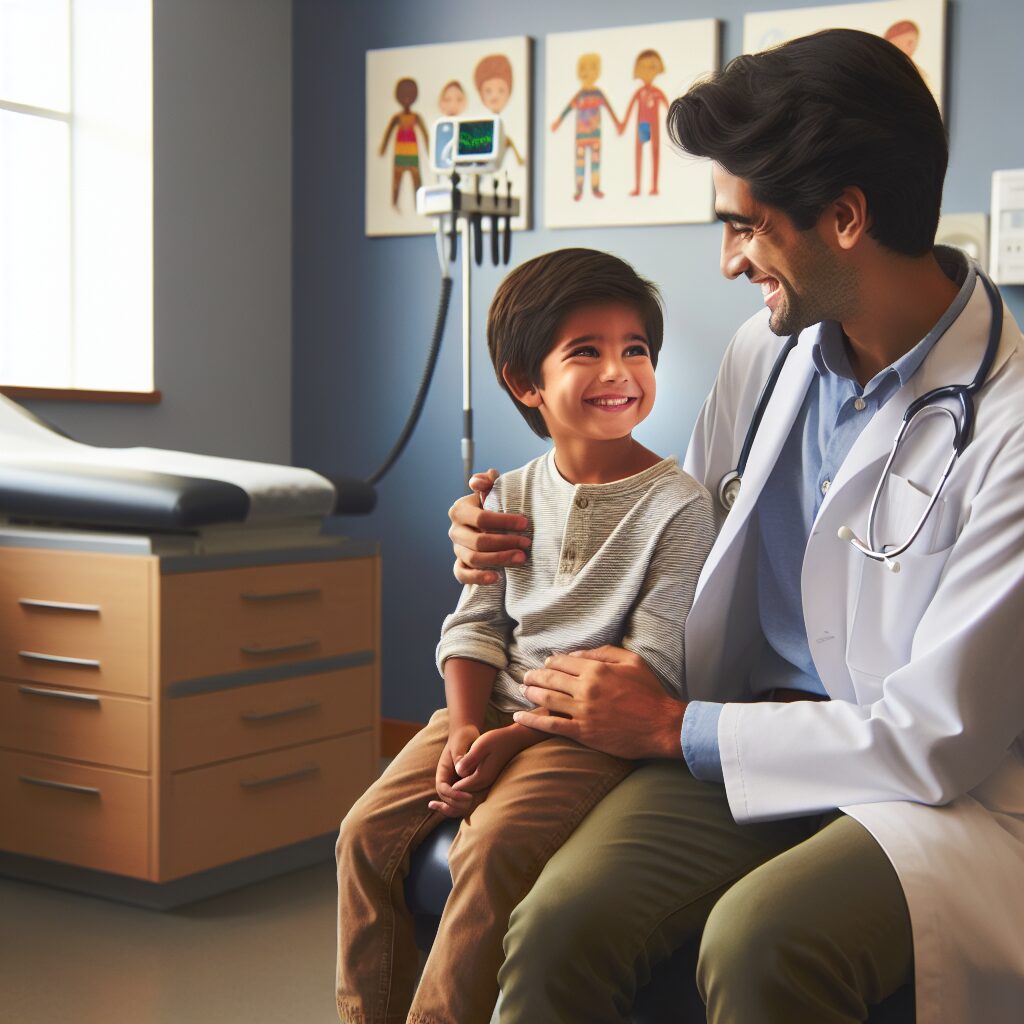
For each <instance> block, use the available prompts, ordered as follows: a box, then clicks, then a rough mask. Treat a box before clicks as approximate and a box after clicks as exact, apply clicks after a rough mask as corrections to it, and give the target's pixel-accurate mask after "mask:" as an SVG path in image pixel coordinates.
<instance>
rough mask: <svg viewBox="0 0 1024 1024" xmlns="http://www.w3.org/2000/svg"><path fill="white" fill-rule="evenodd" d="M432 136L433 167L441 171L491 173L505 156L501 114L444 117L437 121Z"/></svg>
mask: <svg viewBox="0 0 1024 1024" xmlns="http://www.w3.org/2000/svg"><path fill="white" fill-rule="evenodd" d="M431 136H432V138H431V147H430V152H431V153H432V154H433V156H432V158H431V166H432V167H433V168H434V170H435V171H437V172H438V174H447V173H448V172H449V171H451V170H452V169H453V168H458V169H459V170H460V171H462V172H463V173H468V174H491V173H493V172H495V171H497V170H498V168H499V167H500V166H501V161H502V158H503V157H504V156H505V136H504V133H503V132H502V128H501V118H500V117H442V118H441V119H440V120H438V121H435V122H434V128H433V131H432V132H431Z"/></svg>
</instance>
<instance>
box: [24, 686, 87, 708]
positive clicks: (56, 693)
mask: <svg viewBox="0 0 1024 1024" xmlns="http://www.w3.org/2000/svg"><path fill="white" fill-rule="evenodd" d="M18 693H27V694H28V695H29V696H30V697H53V698H55V699H56V700H73V701H75V702H76V703H79V704H99V702H100V699H99V697H97V696H96V695H95V694H92V693H71V691H70V690H41V689H39V688H38V687H35V686H19V687H18Z"/></svg>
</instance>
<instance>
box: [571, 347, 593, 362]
mask: <svg viewBox="0 0 1024 1024" xmlns="http://www.w3.org/2000/svg"><path fill="white" fill-rule="evenodd" d="M596 355H597V349H596V348H594V346H593V345H580V347H579V348H574V349H573V350H572V351H571V352H570V353H569V358H570V359H571V358H573V357H574V356H596Z"/></svg>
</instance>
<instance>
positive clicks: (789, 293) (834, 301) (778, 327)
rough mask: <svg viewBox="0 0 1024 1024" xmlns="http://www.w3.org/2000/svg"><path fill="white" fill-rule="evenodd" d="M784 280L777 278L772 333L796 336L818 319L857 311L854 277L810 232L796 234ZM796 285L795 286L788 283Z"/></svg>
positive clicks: (844, 317)
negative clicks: (797, 240)
mask: <svg viewBox="0 0 1024 1024" xmlns="http://www.w3.org/2000/svg"><path fill="white" fill-rule="evenodd" d="M799 238H800V244H799V245H795V246H793V248H792V250H791V254H790V259H789V268H788V269H789V273H788V274H787V278H786V279H783V278H782V277H780V278H779V284H780V286H781V289H782V302H780V303H779V305H778V306H777V307H776V309H775V310H774V312H773V313H772V314H771V317H770V318H769V321H768V326H769V328H770V329H771V331H772V333H773V334H777V335H779V336H780V337H782V336H788V335H791V334H797V333H798V332H800V331H802V330H804V328H806V327H810V326H811V325H812V324H817V323H821V321H822V320H838V321H839V322H842V321H844V320H848V319H852V318H853V317H855V316H856V315H857V312H858V308H859V305H860V303H859V299H858V288H857V278H856V275H855V273H854V271H853V270H852V269H850V268H849V267H845V266H843V264H842V263H841V261H840V260H839V259H837V258H836V256H835V255H834V254H833V253H832V251H831V250H830V249H829V248H828V246H827V245H826V244H825V243H824V242H823V241H822V240H821V239H820V238H819V237H818V236H817V234H816V233H815V231H814V229H813V228H811V229H809V230H807V231H802V232H800V235H799ZM794 281H795V282H799V285H798V287H795V286H794V284H793V283H792V282H794Z"/></svg>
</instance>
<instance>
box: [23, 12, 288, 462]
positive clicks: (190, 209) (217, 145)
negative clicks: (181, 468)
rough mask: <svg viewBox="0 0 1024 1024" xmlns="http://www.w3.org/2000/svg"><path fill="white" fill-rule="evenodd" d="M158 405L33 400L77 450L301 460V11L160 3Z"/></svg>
mask: <svg viewBox="0 0 1024 1024" xmlns="http://www.w3.org/2000/svg"><path fill="white" fill-rule="evenodd" d="M153 7H154V9H153V47H154V50H153V138H154V143H153V144H154V168H155V170H154V196H153V202H154V334H155V346H156V347H155V367H156V378H155V382H156V387H157V388H158V389H159V390H160V391H162V392H163V401H162V403H161V404H160V405H157V406H128V405H114V404H92V403H80V402H49V401H47V402H32V403H28V404H31V405H32V407H33V408H34V409H35V410H36V411H37V412H38V413H39V414H40V415H42V416H44V417H45V418H47V419H49V420H50V421H52V422H54V423H56V424H57V425H58V426H60V427H61V428H62V429H64V430H65V431H67V432H68V433H69V434H70V435H71V436H72V437H74V438H76V439H78V440H81V441H87V442H90V443H93V444H101V445H151V446H156V447H163V448H182V449H187V450H192V451H199V452H205V453H210V454H217V455H231V456H237V457H241V458H252V459H264V460H269V461H277V462H288V461H290V458H291V275H292V270H291V230H292V229H291V202H292V194H291V193H292V3H291V0H153Z"/></svg>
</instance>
